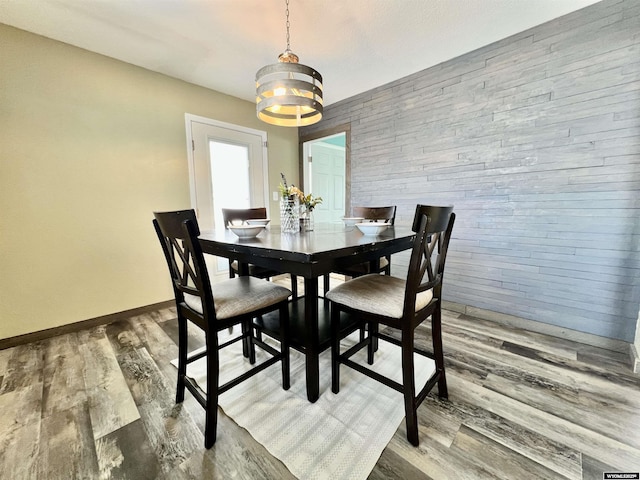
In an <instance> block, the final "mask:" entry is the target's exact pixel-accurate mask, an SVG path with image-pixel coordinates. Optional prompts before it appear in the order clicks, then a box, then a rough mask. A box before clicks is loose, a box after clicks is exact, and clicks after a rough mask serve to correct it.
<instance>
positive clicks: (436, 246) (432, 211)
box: [404, 205, 456, 313]
mask: <svg viewBox="0 0 640 480" xmlns="http://www.w3.org/2000/svg"><path fill="white" fill-rule="evenodd" d="M455 219H456V214H455V213H453V206H447V207H435V206H428V205H418V206H417V207H416V213H415V216H414V219H413V227H412V229H413V231H414V232H416V239H415V243H414V244H413V249H412V251H411V259H410V261H409V272H408V274H407V288H406V292H405V305H404V308H405V313H407V309H409V311H410V312H411V313H413V310H415V304H416V295H417V294H419V293H420V292H423V291H426V290H429V289H431V288H432V289H433V297H434V301H438V302H439V301H440V300H441V296H442V277H443V275H444V264H445V260H446V258H447V250H448V248H449V240H450V239H451V232H452V231H453V224H454V222H455Z"/></svg>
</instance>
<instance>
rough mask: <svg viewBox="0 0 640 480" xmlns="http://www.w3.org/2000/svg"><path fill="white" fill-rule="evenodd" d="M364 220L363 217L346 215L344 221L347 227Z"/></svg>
mask: <svg viewBox="0 0 640 480" xmlns="http://www.w3.org/2000/svg"><path fill="white" fill-rule="evenodd" d="M363 220H364V218H362V217H344V218H343V219H342V221H343V222H344V226H345V227H353V226H354V225H355V224H356V223H360V222H362V221H363Z"/></svg>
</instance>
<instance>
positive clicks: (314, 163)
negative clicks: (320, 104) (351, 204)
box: [304, 133, 346, 223]
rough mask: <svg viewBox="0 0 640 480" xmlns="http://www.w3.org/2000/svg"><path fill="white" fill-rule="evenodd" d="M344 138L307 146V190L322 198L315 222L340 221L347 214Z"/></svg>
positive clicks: (315, 211)
mask: <svg viewBox="0 0 640 480" xmlns="http://www.w3.org/2000/svg"><path fill="white" fill-rule="evenodd" d="M344 138H345V135H344V133H342V134H339V135H333V136H330V137H325V138H321V139H318V140H314V141H312V142H307V143H306V144H305V147H306V148H305V149H304V150H305V160H306V165H305V172H304V179H305V182H304V191H305V193H313V195H314V196H320V197H322V200H323V202H322V203H321V204H320V205H318V206H317V207H316V209H315V210H314V217H315V221H316V222H322V223H324V222H331V223H333V222H340V221H341V219H342V217H343V216H344V215H345V210H346V205H345V196H346V195H345V193H346V156H345V143H344Z"/></svg>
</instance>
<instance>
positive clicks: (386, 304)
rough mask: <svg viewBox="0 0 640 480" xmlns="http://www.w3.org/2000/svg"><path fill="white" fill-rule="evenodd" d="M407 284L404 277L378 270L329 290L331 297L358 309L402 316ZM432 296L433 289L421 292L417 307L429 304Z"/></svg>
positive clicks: (328, 295) (328, 294)
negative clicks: (377, 272) (385, 273)
mask: <svg viewBox="0 0 640 480" xmlns="http://www.w3.org/2000/svg"><path fill="white" fill-rule="evenodd" d="M405 285H406V281H405V280H403V279H402V278H398V277H392V276H389V275H378V274H375V273H374V274H371V275H365V276H363V277H358V278H354V279H353V280H349V281H348V282H345V283H343V284H341V285H338V286H337V287H336V288H333V289H331V290H330V291H329V292H328V293H327V298H328V299H329V300H331V301H332V302H335V303H338V304H340V305H344V306H346V307H349V308H353V309H355V310H360V311H363V312H368V313H374V314H376V315H383V316H385V317H389V318H401V317H402V312H403V309H404V291H405ZM432 299H433V290H426V291H424V292H420V293H419V294H418V295H417V296H416V311H418V310H421V309H423V308H424V307H426V306H427V305H428V304H429V302H431V300H432Z"/></svg>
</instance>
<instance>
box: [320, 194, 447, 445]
mask: <svg viewBox="0 0 640 480" xmlns="http://www.w3.org/2000/svg"><path fill="white" fill-rule="evenodd" d="M454 221H455V213H453V207H435V206H425V205H418V206H417V207H416V213H415V217H414V220H413V231H414V232H416V237H415V241H414V244H413V248H412V251H411V259H410V261H409V271H408V274H407V278H406V280H404V279H401V278H398V277H393V276H387V275H378V274H370V275H364V276H362V277H358V278H355V279H353V280H351V281H349V282H345V283H343V284H341V285H339V286H337V287H336V288H334V289H332V290H330V291H329V293H328V294H327V298H328V299H329V300H330V302H331V303H330V304H331V307H330V308H331V390H332V391H333V392H334V393H338V392H339V391H340V365H345V366H347V367H351V368H353V369H355V370H357V371H359V372H361V373H363V374H364V375H367V376H368V377H371V378H373V379H374V380H377V381H378V382H381V383H383V384H384V385H386V386H388V387H390V388H393V389H394V390H397V391H398V392H400V393H402V394H403V396H404V409H405V419H406V428H407V439H408V440H409V442H411V444H413V445H415V446H417V445H418V444H419V439H418V419H417V410H418V406H419V405H420V404H421V403H422V401H423V400H424V399H425V398H426V396H427V394H428V393H429V392H430V391H431V389H432V388H433V387H434V386H435V385H436V384H437V385H438V395H439V396H440V397H442V398H447V397H448V392H447V381H446V377H445V369H444V357H443V352H442V334H441V308H442V305H441V304H442V278H443V275H444V265H445V260H446V257H447V250H448V246H449V240H450V239H451V232H452V230H453V224H454ZM341 312H347V313H349V314H351V315H352V316H354V317H355V318H356V319H357V321H358V322H359V323H360V325H361V326H363V325H366V326H367V327H368V330H369V335H368V336H367V337H366V338H362V337H361V339H360V341H359V342H358V343H357V344H356V345H354V346H353V347H351V348H349V349H348V350H346V351H345V352H343V353H341V352H340V342H341V340H342V339H343V338H344V337H345V335H344V333H342V334H341V333H340V331H339V324H340V322H339V320H340V314H341ZM429 317H431V337H432V351H431V352H428V351H426V350H423V349H421V348H419V347H417V346H416V345H415V342H414V340H415V329H416V328H417V327H418V326H419V325H420V324H422V322H424V321H425V320H427V319H428V318H429ZM379 326H385V327H389V328H390V329H391V330H390V331H389V329H383V330H380V328H379ZM394 329H395V331H396V332H399V334H400V340H398V339H397V338H396V337H395V336H392V332H393V330H394ZM375 339H378V340H384V341H387V342H390V343H392V344H394V345H398V346H400V350H401V358H402V382H397V381H395V380H392V379H390V378H388V377H385V376H383V375H381V374H379V373H377V372H374V371H373V370H371V368H369V367H367V366H365V365H362V364H360V363H357V362H354V361H353V360H351V357H352V356H353V355H354V354H355V353H356V352H358V351H360V350H362V349H363V348H365V347H366V348H367V363H368V364H369V365H372V364H373V363H374V354H375ZM414 353H415V354H418V355H423V356H425V357H428V358H431V359H433V360H434V362H435V371H434V373H433V374H432V375H431V376H430V377H429V378H428V379H427V381H426V383H425V385H424V386H423V387H422V388H420V389H419V390H418V393H417V394H416V384H415V376H414V372H415V367H414Z"/></svg>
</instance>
